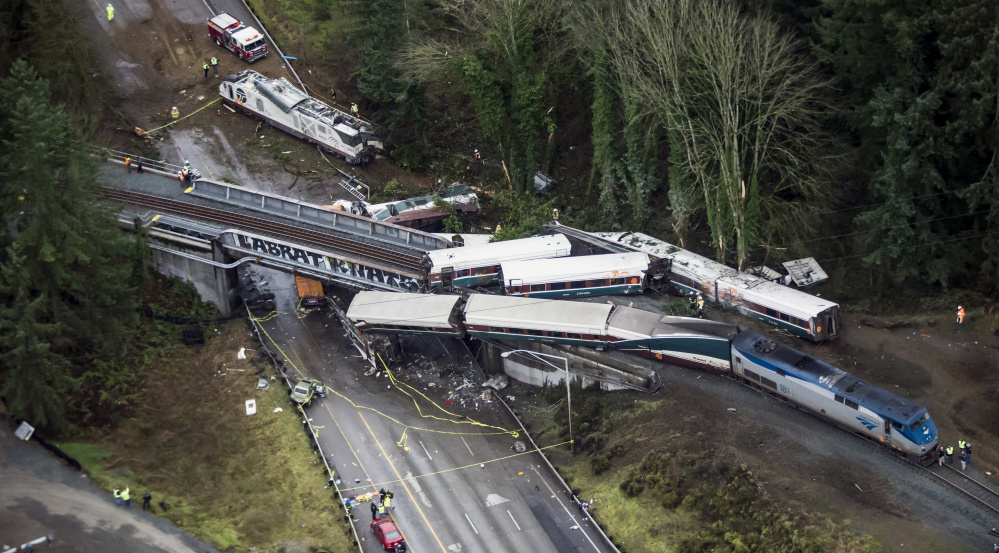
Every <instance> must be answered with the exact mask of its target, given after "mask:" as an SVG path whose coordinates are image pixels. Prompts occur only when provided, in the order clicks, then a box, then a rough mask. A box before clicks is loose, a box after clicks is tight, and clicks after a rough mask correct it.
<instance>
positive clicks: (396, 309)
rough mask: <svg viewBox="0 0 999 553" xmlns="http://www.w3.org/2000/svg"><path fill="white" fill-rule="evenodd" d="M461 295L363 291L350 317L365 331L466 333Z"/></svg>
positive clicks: (355, 297)
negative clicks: (460, 308) (459, 307)
mask: <svg viewBox="0 0 999 553" xmlns="http://www.w3.org/2000/svg"><path fill="white" fill-rule="evenodd" d="M460 301H461V296H441V295H434V294H396V293H394V292H373V291H372V292H359V293H358V294H357V295H356V296H354V301H352V302H351V303H350V308H349V309H347V318H348V319H350V321H351V322H352V323H353V325H354V327H355V328H356V329H357V330H359V331H361V332H372V331H373V332H387V333H409V334H438V335H439V334H452V335H455V336H464V333H465V332H464V328H463V327H462V324H461V312H460V310H459V309H456V307H455V306H456V305H458V302H460Z"/></svg>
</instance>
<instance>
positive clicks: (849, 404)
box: [843, 398, 860, 409]
mask: <svg viewBox="0 0 999 553" xmlns="http://www.w3.org/2000/svg"><path fill="white" fill-rule="evenodd" d="M843 399H844V400H845V403H846V406H847V407H849V408H850V409H860V405H858V404H857V402H856V401H850V400H849V399H846V398H843Z"/></svg>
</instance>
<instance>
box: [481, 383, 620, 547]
mask: <svg viewBox="0 0 999 553" xmlns="http://www.w3.org/2000/svg"><path fill="white" fill-rule="evenodd" d="M493 397H495V398H496V399H497V400H499V402H500V403H501V404H503V407H506V410H507V411H509V412H510V416H511V417H513V420H515V421H517V424H518V425H519V426H520V430H521V431H523V432H524V435H525V436H527V439H528V440H530V442H531V446H532V447H534V449H535V451H537V452H538V454H539V455H541V458H542V459H544V460H545V464H546V465H548V468H549V469H551V471H552V474H554V475H555V478H558V481H559V482H561V483H562V486H564V487H565V489H566V491H568V492H569V497H571V498H572V500H573V501H575V502H576V504H577V505H579V503H580V501H579V498H577V497H576V496H575V495H574V494H573V493H572V488H570V487H569V484H568V483H566V481H565V480H563V479H562V475H561V474H559V473H558V471H557V470H555V466H554V465H552V463H551V461H549V460H548V456H547V455H545V452H544V451H542V450H541V449H539V448H538V444H536V443H534V438H532V437H531V434H530V433H528V432H527V428H526V427H524V423H522V422H520V419H519V418H517V415H516V414H515V413H514V412H513V409H510V406H509V405H507V403H506V402H505V401H503V398H502V397H500V394H493ZM582 513H583V516H585V517H586V518H587V519H588V520H589V521H590V522H592V523H593V527H594V528H596V530H597V532H599V533H600V535H601V536H603V538H604V541H605V542H607V545H609V546H610V548H611V549H613V550H614V551H615V552H616V553H621V550H620V549H618V548H617V546H616V545H614V542H612V541H611V540H610V538H609V537H607V534H605V533H604V530H603V528H601V527H600V524H599V523H597V521H596V520H595V519H594V518H593V515H591V514H590V512H589V511H582Z"/></svg>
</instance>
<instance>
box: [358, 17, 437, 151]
mask: <svg viewBox="0 0 999 553" xmlns="http://www.w3.org/2000/svg"><path fill="white" fill-rule="evenodd" d="M361 5H362V6H363V12H364V14H363V15H364V19H363V21H364V23H363V24H362V25H361V28H360V29H359V35H360V36H363V37H366V38H367V41H366V46H365V47H364V50H363V51H362V52H361V62H360V64H359V65H358V67H357V71H355V73H354V77H355V78H356V79H357V89H358V90H359V91H360V92H361V94H364V96H365V97H366V98H368V99H369V100H371V103H372V107H373V108H374V110H375V118H377V119H379V120H381V121H384V122H385V125H386V126H387V127H388V129H389V136H388V138H389V139H390V140H393V141H394V142H412V141H416V140H419V139H422V138H423V133H422V129H423V128H425V126H426V125H425V124H424V121H425V119H426V107H425V99H424V93H423V89H422V88H421V87H419V86H415V85H410V84H409V83H408V82H407V81H406V80H405V79H404V78H403V77H402V71H401V70H400V69H399V67H398V65H397V63H396V60H397V59H398V57H399V52H400V51H401V50H402V49H404V48H406V47H407V46H408V44H409V41H410V36H411V30H410V27H411V26H412V24H413V23H412V21H411V19H418V17H417V15H418V14H420V13H421V12H422V11H423V3H422V2H421V1H420V0H373V1H372V2H369V3H364V4H361Z"/></svg>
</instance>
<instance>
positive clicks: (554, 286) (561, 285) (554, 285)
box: [549, 282, 565, 290]
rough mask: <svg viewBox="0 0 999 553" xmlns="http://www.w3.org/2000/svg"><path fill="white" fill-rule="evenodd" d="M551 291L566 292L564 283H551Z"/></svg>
mask: <svg viewBox="0 0 999 553" xmlns="http://www.w3.org/2000/svg"><path fill="white" fill-rule="evenodd" d="M549 290H565V283H564V282H553V283H551V288H549Z"/></svg>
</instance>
